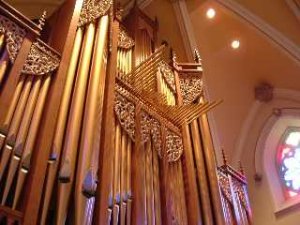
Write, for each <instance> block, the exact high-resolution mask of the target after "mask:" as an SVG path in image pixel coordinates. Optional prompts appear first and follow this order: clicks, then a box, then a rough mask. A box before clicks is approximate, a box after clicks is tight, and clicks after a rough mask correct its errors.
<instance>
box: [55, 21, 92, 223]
mask: <svg viewBox="0 0 300 225" xmlns="http://www.w3.org/2000/svg"><path fill="white" fill-rule="evenodd" d="M86 29H87V30H86V33H85V37H84V44H83V50H82V57H81V58H80V62H79V67H78V78H77V80H76V85H75V90H74V95H73V99H72V104H71V109H70V114H69V120H68V126H67V131H66V137H65V143H64V155H63V161H62V167H61V173H60V180H61V181H64V179H66V180H67V183H60V184H59V187H58V210H57V213H58V216H57V220H56V224H57V225H62V224H64V222H65V219H66V215H67V205H68V202H69V199H70V195H71V189H72V184H73V181H74V180H73V178H74V172H75V171H74V170H75V163H76V157H77V150H78V140H79V137H80V129H81V121H82V115H83V109H84V101H85V93H86V88H87V81H88V77H89V76H88V75H89V67H90V60H91V56H92V49H93V42H94V36H95V25H94V24H93V23H90V24H89V25H88V26H87V28H86ZM64 172H66V174H63V173H64Z"/></svg>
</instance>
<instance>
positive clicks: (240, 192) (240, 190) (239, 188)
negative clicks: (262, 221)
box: [233, 180, 250, 210]
mask: <svg viewBox="0 0 300 225" xmlns="http://www.w3.org/2000/svg"><path fill="white" fill-rule="evenodd" d="M233 189H234V192H235V193H236V194H237V196H238V198H239V200H240V201H241V203H242V206H243V207H244V208H245V210H249V208H250V206H249V205H248V201H247V199H246V193H245V189H244V184H242V183H240V182H239V181H237V180H233Z"/></svg>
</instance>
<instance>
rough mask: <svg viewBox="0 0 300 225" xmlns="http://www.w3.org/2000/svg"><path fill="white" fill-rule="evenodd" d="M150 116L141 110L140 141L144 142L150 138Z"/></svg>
mask: <svg viewBox="0 0 300 225" xmlns="http://www.w3.org/2000/svg"><path fill="white" fill-rule="evenodd" d="M151 122H152V118H151V116H150V115H149V114H148V113H146V112H145V111H142V112H141V142H142V143H146V142H147V141H149V140H150V132H151Z"/></svg>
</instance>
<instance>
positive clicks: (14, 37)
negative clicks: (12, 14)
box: [0, 15, 26, 63]
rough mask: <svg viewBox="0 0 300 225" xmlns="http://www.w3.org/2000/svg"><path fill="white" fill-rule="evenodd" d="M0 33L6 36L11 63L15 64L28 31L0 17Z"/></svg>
mask: <svg viewBox="0 0 300 225" xmlns="http://www.w3.org/2000/svg"><path fill="white" fill-rule="evenodd" d="M0 33H2V34H4V35H5V42H6V50H7V52H8V55H9V59H10V61H11V62H12V63H14V61H15V59H16V57H17V55H18V52H19V50H20V48H21V45H22V43H23V40H24V37H25V35H26V30H25V29H22V28H20V27H19V26H18V25H17V24H16V23H14V22H12V21H10V20H9V19H8V18H6V17H4V16H2V15H0Z"/></svg>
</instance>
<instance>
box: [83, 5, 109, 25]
mask: <svg viewBox="0 0 300 225" xmlns="http://www.w3.org/2000/svg"><path fill="white" fill-rule="evenodd" d="M111 5H112V0H84V2H83V5H82V9H81V13H80V19H79V26H84V25H85V24H87V23H91V22H94V21H95V20H96V19H98V18H100V17H101V16H104V15H105V14H107V13H108V10H109V8H110V6H111Z"/></svg>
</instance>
